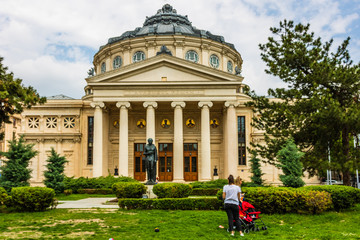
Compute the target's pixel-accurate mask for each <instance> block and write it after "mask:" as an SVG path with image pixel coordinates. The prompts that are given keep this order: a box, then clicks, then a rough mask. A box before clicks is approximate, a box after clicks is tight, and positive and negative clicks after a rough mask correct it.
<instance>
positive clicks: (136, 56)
mask: <svg viewBox="0 0 360 240" xmlns="http://www.w3.org/2000/svg"><path fill="white" fill-rule="evenodd" d="M142 60H145V53H144V52H142V51H137V52H136V53H135V54H134V56H133V62H134V63H135V62H140V61H142Z"/></svg>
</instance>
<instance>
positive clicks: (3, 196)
mask: <svg viewBox="0 0 360 240" xmlns="http://www.w3.org/2000/svg"><path fill="white" fill-rule="evenodd" d="M7 198H8V194H7V192H6V190H5V188H2V187H0V206H1V205H4V204H5V202H6V200H7Z"/></svg>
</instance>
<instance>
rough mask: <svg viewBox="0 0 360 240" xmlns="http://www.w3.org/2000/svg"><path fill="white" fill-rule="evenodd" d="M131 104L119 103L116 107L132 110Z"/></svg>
mask: <svg viewBox="0 0 360 240" xmlns="http://www.w3.org/2000/svg"><path fill="white" fill-rule="evenodd" d="M130 106H131V105H130V102H117V103H116V107H118V108H122V107H125V108H130Z"/></svg>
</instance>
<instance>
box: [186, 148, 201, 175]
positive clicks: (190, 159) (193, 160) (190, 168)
mask: <svg viewBox="0 0 360 240" xmlns="http://www.w3.org/2000/svg"><path fill="white" fill-rule="evenodd" d="M184 179H185V181H197V180H198V145H197V143H184Z"/></svg>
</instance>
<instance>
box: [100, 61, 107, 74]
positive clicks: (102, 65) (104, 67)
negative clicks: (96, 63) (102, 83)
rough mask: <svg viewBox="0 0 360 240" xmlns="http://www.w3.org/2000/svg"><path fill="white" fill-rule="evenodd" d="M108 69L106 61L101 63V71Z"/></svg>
mask: <svg viewBox="0 0 360 240" xmlns="http://www.w3.org/2000/svg"><path fill="white" fill-rule="evenodd" d="M105 71H106V65H105V63H104V62H103V63H102V64H101V73H104V72H105Z"/></svg>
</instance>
